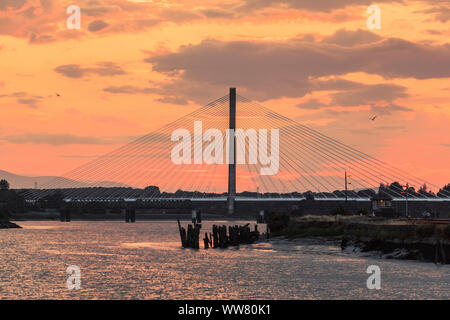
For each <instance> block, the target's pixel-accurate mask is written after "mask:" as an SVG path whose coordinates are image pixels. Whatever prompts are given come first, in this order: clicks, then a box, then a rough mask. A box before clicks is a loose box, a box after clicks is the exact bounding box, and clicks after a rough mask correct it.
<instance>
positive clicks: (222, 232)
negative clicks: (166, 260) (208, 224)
mask: <svg viewBox="0 0 450 320" xmlns="http://www.w3.org/2000/svg"><path fill="white" fill-rule="evenodd" d="M177 222H178V229H179V232H180V238H181V245H182V246H183V248H194V249H198V248H199V237H200V228H201V225H200V224H194V225H192V224H188V226H187V232H186V230H185V229H184V228H183V227H182V226H181V223H180V220H177ZM227 231H228V232H227ZM258 239H259V231H258V227H257V226H255V229H254V231H251V230H250V226H249V224H248V223H247V224H246V225H243V226H238V225H235V226H228V228H227V226H225V225H223V226H217V225H213V226H212V233H211V232H210V233H209V237H208V233H207V232H205V237H204V238H203V244H204V247H205V249H208V248H222V249H225V248H228V247H229V246H239V245H240V244H251V243H254V242H255V241H257V240H258Z"/></svg>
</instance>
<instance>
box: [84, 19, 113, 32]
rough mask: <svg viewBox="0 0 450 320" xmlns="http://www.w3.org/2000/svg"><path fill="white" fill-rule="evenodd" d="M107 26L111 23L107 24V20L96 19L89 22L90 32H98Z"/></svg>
mask: <svg viewBox="0 0 450 320" xmlns="http://www.w3.org/2000/svg"><path fill="white" fill-rule="evenodd" d="M107 26H109V24H107V23H106V22H105V21H103V20H95V21H92V22H91V23H89V25H88V30H89V31H90V32H97V31H100V30H102V29H104V28H106V27H107Z"/></svg>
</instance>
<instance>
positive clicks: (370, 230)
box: [269, 216, 450, 264]
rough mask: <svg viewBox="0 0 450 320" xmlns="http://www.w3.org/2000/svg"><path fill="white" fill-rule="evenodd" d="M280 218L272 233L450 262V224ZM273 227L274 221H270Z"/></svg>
mask: <svg viewBox="0 0 450 320" xmlns="http://www.w3.org/2000/svg"><path fill="white" fill-rule="evenodd" d="M279 221H280V220H277V224H275V225H273V226H274V227H275V230H274V229H273V228H272V230H271V235H272V236H284V237H287V238H311V237H313V238H314V237H316V238H326V239H329V240H338V241H340V243H341V248H342V250H344V251H347V252H373V253H377V254H379V255H380V256H382V257H383V258H396V259H412V260H420V261H428V262H435V263H443V264H450V225H449V224H433V223H427V222H420V223H417V222H411V221H407V220H373V219H371V218H368V217H359V216H357V217H356V216H354V217H339V216H338V217H331V216H306V217H299V218H291V219H285V220H284V221H283V222H282V223H280V222H279ZM269 227H270V224H269Z"/></svg>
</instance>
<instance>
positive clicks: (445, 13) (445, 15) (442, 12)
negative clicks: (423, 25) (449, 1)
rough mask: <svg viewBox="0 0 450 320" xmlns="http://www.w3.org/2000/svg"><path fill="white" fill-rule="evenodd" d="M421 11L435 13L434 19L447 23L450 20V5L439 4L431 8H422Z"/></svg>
mask: <svg viewBox="0 0 450 320" xmlns="http://www.w3.org/2000/svg"><path fill="white" fill-rule="evenodd" d="M420 12H421V13H430V14H433V16H434V20H436V21H439V22H442V23H446V22H447V21H449V20H450V6H447V7H444V6H437V7H433V8H430V9H426V10H422V11H420Z"/></svg>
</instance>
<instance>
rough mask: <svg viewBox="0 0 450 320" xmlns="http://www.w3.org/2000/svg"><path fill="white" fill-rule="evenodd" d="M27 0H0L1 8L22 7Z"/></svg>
mask: <svg viewBox="0 0 450 320" xmlns="http://www.w3.org/2000/svg"><path fill="white" fill-rule="evenodd" d="M26 2H27V0H0V10H5V9H20V8H22V7H23V5H24V4H25V3H26Z"/></svg>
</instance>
